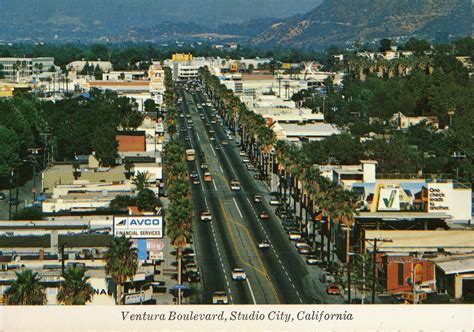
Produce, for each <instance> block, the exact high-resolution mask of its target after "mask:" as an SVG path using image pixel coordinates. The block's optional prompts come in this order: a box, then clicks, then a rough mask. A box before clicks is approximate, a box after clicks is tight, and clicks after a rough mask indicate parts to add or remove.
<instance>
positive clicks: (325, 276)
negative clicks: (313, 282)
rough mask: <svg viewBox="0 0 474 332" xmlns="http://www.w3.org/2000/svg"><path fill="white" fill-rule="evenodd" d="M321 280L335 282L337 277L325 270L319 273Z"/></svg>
mask: <svg viewBox="0 0 474 332" xmlns="http://www.w3.org/2000/svg"><path fill="white" fill-rule="evenodd" d="M319 281H321V282H322V283H334V282H336V279H335V278H334V276H333V275H331V274H329V273H325V272H323V273H321V274H320V275H319Z"/></svg>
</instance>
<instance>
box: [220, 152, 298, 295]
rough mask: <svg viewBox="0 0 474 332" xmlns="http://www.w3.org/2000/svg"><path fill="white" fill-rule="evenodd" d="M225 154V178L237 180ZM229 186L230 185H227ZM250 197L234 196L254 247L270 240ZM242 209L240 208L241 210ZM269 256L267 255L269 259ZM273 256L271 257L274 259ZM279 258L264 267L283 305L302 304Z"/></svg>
mask: <svg viewBox="0 0 474 332" xmlns="http://www.w3.org/2000/svg"><path fill="white" fill-rule="evenodd" d="M223 154H224V152H222V151H220V152H219V153H218V156H219V157H220V158H219V159H220V165H221V166H222V169H223V172H224V174H225V176H226V177H227V178H228V179H230V178H237V177H238V176H237V174H236V173H235V171H234V170H233V168H232V167H231V166H230V165H229V164H228V163H227V162H225V156H224V155H223ZM226 185H227V186H228V184H226ZM248 197H249V195H248V194H246V193H243V192H242V191H241V192H239V193H236V194H234V198H236V202H235V204H236V206H237V209H239V213H241V214H242V216H241V217H242V219H243V220H245V222H246V224H247V225H248V226H250V229H251V232H252V234H253V241H254V245H256V244H257V243H258V241H259V240H261V239H269V238H268V235H267V234H265V230H264V229H263V226H262V225H261V224H260V220H259V216H258V215H257V214H256V212H255V211H254V210H252V209H251V205H252V203H250V200H248ZM239 207H240V208H239ZM268 256H269V255H266V257H267V258H268ZM272 256H273V255H270V257H272ZM278 260H279V258H277V257H272V259H269V260H268V259H267V260H264V261H263V263H264V266H265V268H266V271H271V272H270V273H269V276H270V277H271V278H272V280H274V281H275V286H276V287H277V289H278V292H279V294H280V300H281V302H283V303H302V302H303V300H302V299H301V297H300V295H299V292H298V291H297V290H296V289H295V284H294V281H293V280H291V278H290V277H289V275H288V271H286V268H285V266H282V265H281V261H280V262H278Z"/></svg>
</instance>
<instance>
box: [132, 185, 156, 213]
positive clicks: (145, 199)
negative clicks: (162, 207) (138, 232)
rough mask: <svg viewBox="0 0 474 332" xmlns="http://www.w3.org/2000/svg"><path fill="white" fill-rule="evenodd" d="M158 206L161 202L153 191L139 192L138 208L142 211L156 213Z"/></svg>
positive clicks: (146, 189)
mask: <svg viewBox="0 0 474 332" xmlns="http://www.w3.org/2000/svg"><path fill="white" fill-rule="evenodd" d="M158 204H159V200H158V198H157V197H156V195H155V193H154V192H153V191H152V190H150V189H148V188H145V189H143V190H140V191H139V192H138V195H137V206H138V209H139V210H140V211H155V210H156V207H157V206H158Z"/></svg>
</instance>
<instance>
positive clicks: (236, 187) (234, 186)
mask: <svg viewBox="0 0 474 332" xmlns="http://www.w3.org/2000/svg"><path fill="white" fill-rule="evenodd" d="M230 189H231V190H240V182H239V181H238V180H232V181H231V182H230Z"/></svg>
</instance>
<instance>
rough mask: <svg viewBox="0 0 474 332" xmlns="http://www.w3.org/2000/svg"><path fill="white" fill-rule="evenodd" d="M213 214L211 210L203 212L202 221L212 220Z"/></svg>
mask: <svg viewBox="0 0 474 332" xmlns="http://www.w3.org/2000/svg"><path fill="white" fill-rule="evenodd" d="M211 220H212V215H211V214H210V213H209V212H202V213H201V221H211Z"/></svg>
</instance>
